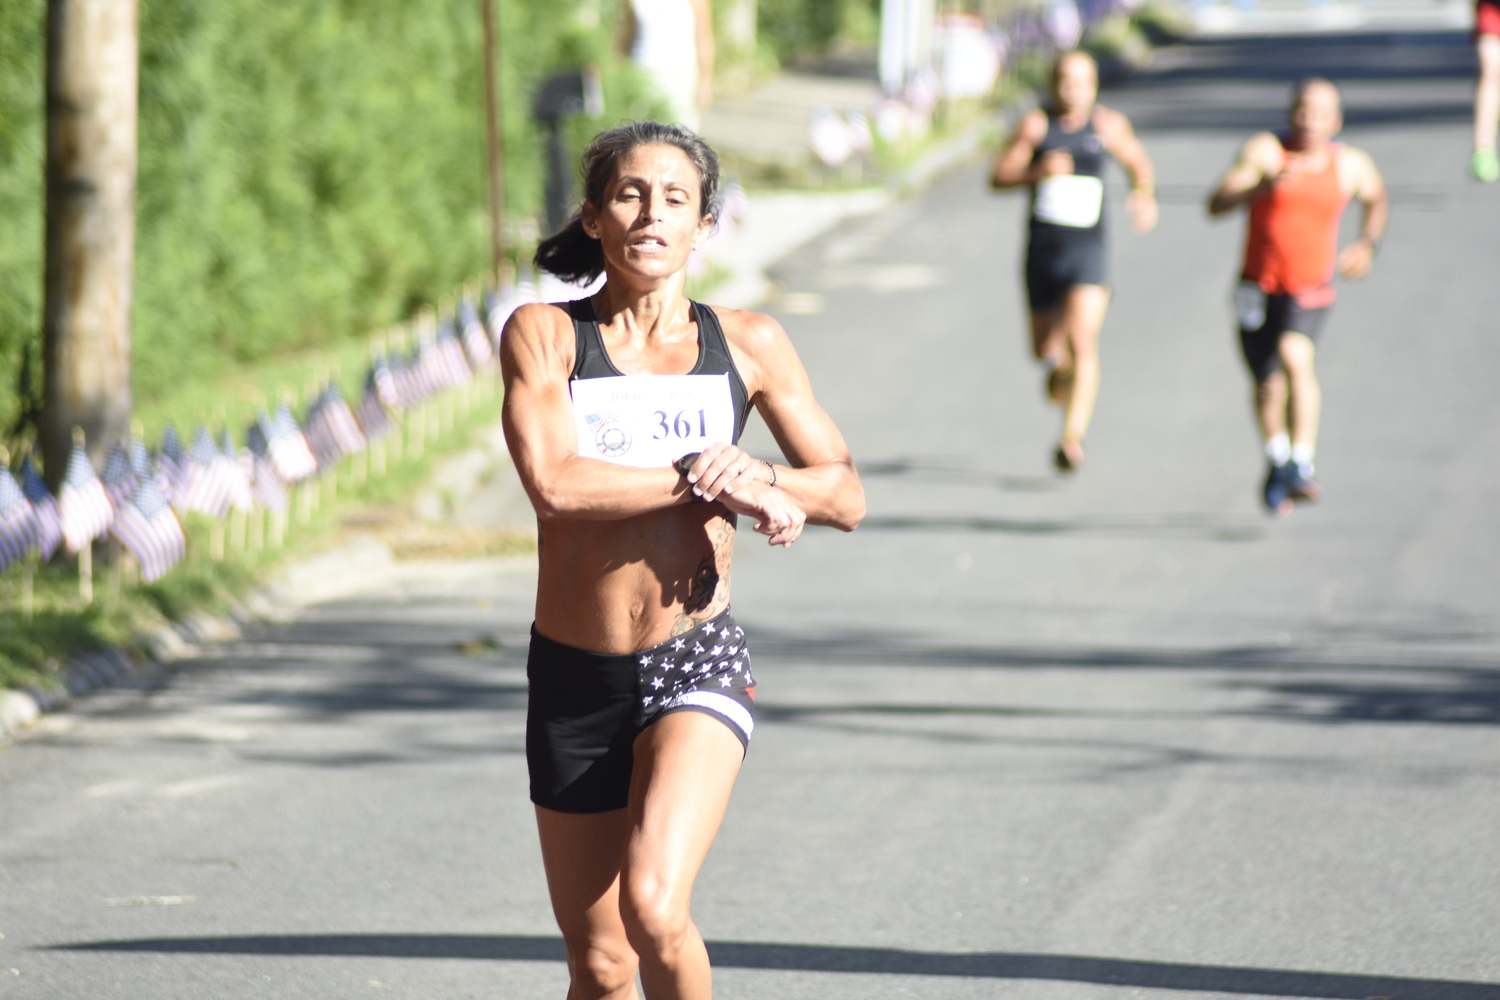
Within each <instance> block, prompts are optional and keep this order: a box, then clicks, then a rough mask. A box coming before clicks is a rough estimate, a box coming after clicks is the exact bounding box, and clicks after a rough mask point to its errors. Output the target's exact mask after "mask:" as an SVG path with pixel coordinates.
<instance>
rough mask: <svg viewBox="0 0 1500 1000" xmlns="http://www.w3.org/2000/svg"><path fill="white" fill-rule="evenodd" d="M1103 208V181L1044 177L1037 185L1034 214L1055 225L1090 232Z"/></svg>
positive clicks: (1080, 176)
mask: <svg viewBox="0 0 1500 1000" xmlns="http://www.w3.org/2000/svg"><path fill="white" fill-rule="evenodd" d="M1103 209H1104V182H1103V181H1102V180H1100V179H1099V178H1097V177H1090V176H1088V175H1087V174H1063V175H1061V176H1058V177H1044V178H1042V179H1041V180H1039V181H1037V184H1036V202H1035V206H1034V207H1033V208H1032V214H1033V215H1035V216H1036V217H1037V219H1039V220H1040V221H1042V222H1050V223H1052V224H1053V225H1054V226H1074V227H1076V228H1079V229H1087V228H1088V227H1090V226H1094V225H1097V224H1098V222H1099V213H1100V212H1101V211H1103Z"/></svg>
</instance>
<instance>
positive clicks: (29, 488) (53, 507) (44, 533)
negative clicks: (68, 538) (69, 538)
mask: <svg viewBox="0 0 1500 1000" xmlns="http://www.w3.org/2000/svg"><path fill="white" fill-rule="evenodd" d="M21 492H23V493H25V494H26V499H27V500H30V501H31V509H32V510H33V511H35V512H36V550H37V553H38V554H39V555H40V556H41V557H42V562H46V561H47V560H48V559H51V558H52V553H54V552H56V551H57V547H58V546H59V545H61V544H62V540H63V532H62V517H61V515H60V513H59V511H58V509H57V498H56V497H54V496H53V495H52V494H51V493H50V492H49V491H48V490H47V484H46V483H44V482H42V477H41V474H40V473H38V472H37V471H36V466H35V465H33V464H32V463H31V456H29V455H28V456H27V457H26V458H25V459H23V460H22V462H21Z"/></svg>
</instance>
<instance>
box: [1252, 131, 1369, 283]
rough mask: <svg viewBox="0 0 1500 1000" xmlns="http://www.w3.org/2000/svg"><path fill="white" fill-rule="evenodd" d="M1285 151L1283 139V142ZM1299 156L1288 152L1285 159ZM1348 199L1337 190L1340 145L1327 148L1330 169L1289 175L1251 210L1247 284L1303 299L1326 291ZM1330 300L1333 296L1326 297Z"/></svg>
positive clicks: (1255, 203) (1300, 171) (1330, 281)
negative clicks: (1341, 219) (1305, 295)
mask: <svg viewBox="0 0 1500 1000" xmlns="http://www.w3.org/2000/svg"><path fill="white" fill-rule="evenodd" d="M1281 142H1282V148H1283V149H1285V148H1286V139H1284V138H1283V139H1282V140H1281ZM1297 155H1298V154H1297V153H1295V152H1292V151H1290V150H1288V151H1287V156H1288V157H1294V156H1297ZM1348 201H1349V198H1348V196H1347V195H1345V194H1344V193H1343V192H1342V191H1340V190H1339V171H1338V146H1337V145H1336V144H1334V143H1330V144H1329V146H1328V166H1327V167H1325V168H1324V169H1322V170H1319V171H1317V172H1316V173H1313V172H1310V171H1302V170H1298V171H1295V172H1293V173H1290V174H1289V175H1288V176H1287V177H1286V179H1285V180H1283V181H1282V182H1281V183H1280V184H1278V185H1277V186H1276V187H1275V188H1274V189H1273V190H1272V191H1271V193H1270V194H1267V195H1265V196H1263V197H1261V198H1257V199H1256V200H1255V201H1254V202H1252V203H1251V205H1250V226H1249V232H1248V234H1247V238H1246V241H1245V269H1244V270H1243V271H1242V272H1241V274H1242V275H1243V276H1244V278H1245V280H1247V281H1253V282H1255V283H1256V284H1258V285H1260V287H1261V288H1262V289H1263V290H1264V291H1266V292H1269V293H1271V294H1273V295H1302V294H1304V293H1307V292H1313V291H1316V290H1318V289H1321V288H1324V287H1328V289H1329V291H1330V292H1331V291H1332V288H1331V283H1332V282H1333V268H1334V262H1335V259H1336V258H1337V256H1338V239H1339V218H1340V217H1341V216H1342V215H1343V214H1344V206H1345V205H1346V204H1347V203H1348ZM1329 299H1330V301H1331V299H1332V296H1331V295H1330V296H1329Z"/></svg>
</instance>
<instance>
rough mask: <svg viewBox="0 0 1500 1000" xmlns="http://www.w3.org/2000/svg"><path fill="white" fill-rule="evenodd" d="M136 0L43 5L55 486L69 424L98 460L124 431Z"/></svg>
mask: <svg viewBox="0 0 1500 1000" xmlns="http://www.w3.org/2000/svg"><path fill="white" fill-rule="evenodd" d="M139 24H140V12H139V6H138V0H49V2H48V4H47V159H46V173H47V181H46V183H47V219H46V232H47V236H46V269H45V277H44V285H45V290H44V304H43V313H42V343H43V361H44V364H45V369H46V370H45V375H44V390H43V392H44V396H43V403H42V420H41V428H40V431H41V444H42V453H43V455H44V457H45V459H46V471H47V478H48V479H49V480H51V481H52V484H53V485H54V486H55V485H56V484H57V481H58V480H60V479H61V478H62V474H63V470H64V469H65V467H66V465H67V455H68V450H69V449H70V448H71V447H72V429H73V428H74V427H75V426H76V427H82V428H83V430H84V433H85V435H87V439H88V446H89V452H90V454H91V455H92V456H93V457H94V459H95V461H99V460H101V459H102V457H103V454H104V451H105V450H106V449H107V448H108V446H109V445H111V444H113V443H114V442H116V441H118V440H120V439H121V438H123V437H124V436H125V435H126V434H127V433H128V431H129V427H130V404H131V397H130V305H131V294H132V288H133V284H134V272H135V179H136V101H137V97H136V92H137V74H138V63H139Z"/></svg>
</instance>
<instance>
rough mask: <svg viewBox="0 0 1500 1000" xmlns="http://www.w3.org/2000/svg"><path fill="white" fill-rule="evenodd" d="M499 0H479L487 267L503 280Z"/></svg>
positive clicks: (503, 190) (498, 281) (503, 239)
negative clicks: (487, 205)
mask: <svg viewBox="0 0 1500 1000" xmlns="http://www.w3.org/2000/svg"><path fill="white" fill-rule="evenodd" d="M498 3H500V0H479V7H480V11H481V13H482V16H483V21H484V138H485V166H486V179H487V180H488V182H489V196H490V271H491V274H492V276H493V280H494V282H495V285H496V287H499V285H500V284H501V282H503V281H504V280H505V277H506V275H505V274H504V270H505V263H506V261H505V154H504V151H503V149H502V148H501V103H500V98H501V93H502V91H501V84H500V65H499V60H500V26H499V23H498V22H499V17H500V15H499V12H498V11H497V10H496V9H495V7H496V5H497V4H498Z"/></svg>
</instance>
